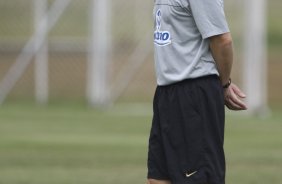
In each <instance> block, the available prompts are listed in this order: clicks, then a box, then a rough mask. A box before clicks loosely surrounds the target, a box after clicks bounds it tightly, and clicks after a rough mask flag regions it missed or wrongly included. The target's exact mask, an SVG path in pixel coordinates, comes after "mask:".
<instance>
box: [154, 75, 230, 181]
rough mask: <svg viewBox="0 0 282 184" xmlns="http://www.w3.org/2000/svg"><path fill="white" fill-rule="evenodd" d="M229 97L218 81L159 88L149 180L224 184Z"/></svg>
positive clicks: (211, 79) (215, 78)
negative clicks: (226, 108) (225, 129)
mask: <svg viewBox="0 0 282 184" xmlns="http://www.w3.org/2000/svg"><path fill="white" fill-rule="evenodd" d="M223 141H224V95H223V88H222V86H221V83H220V80H219V78H218V76H216V75H212V76H206V77H201V78H197V79H188V80H185V81H181V82H178V83H175V84H172V85H168V86H158V87H157V89H156V93H155V97H154V116H153V123H152V129H151V134H150V140H149V153H148V178H149V179H157V180H170V181H171V182H172V184H224V183H225V158H224V150H223Z"/></svg>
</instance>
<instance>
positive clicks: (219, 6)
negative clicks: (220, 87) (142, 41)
mask: <svg viewBox="0 0 282 184" xmlns="http://www.w3.org/2000/svg"><path fill="white" fill-rule="evenodd" d="M154 17H155V32H154V45H155V68H156V74H157V83H158V85H168V84H172V83H175V82H178V81H182V80H184V79H190V78H197V77H201V76H206V75H211V74H216V75H218V71H217V68H216V64H215V61H214V59H213V57H212V54H211V51H210V49H209V40H208V39H207V38H209V37H211V36H215V35H220V34H223V33H227V32H229V28H228V25H227V22H226V18H225V14H224V8H223V0H155V6H154Z"/></svg>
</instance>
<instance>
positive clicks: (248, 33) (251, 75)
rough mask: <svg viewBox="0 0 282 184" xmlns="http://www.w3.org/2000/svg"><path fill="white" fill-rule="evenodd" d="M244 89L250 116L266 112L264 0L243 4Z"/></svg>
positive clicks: (249, 0) (265, 3)
mask: <svg viewBox="0 0 282 184" xmlns="http://www.w3.org/2000/svg"><path fill="white" fill-rule="evenodd" d="M245 3H246V6H245V28H244V30H245V38H244V40H245V43H244V67H243V69H244V89H245V91H246V94H247V99H246V101H247V104H248V107H249V111H250V113H252V114H257V115H261V114H265V113H266V112H267V109H268V107H267V51H266V50H267V49H266V45H267V44H266V17H267V15H266V9H267V8H266V6H267V2H266V0H248V1H246V2H245Z"/></svg>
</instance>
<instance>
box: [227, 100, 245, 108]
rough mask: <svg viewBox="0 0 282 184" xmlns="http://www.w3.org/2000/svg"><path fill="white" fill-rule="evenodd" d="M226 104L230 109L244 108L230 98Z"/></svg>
mask: <svg viewBox="0 0 282 184" xmlns="http://www.w3.org/2000/svg"><path fill="white" fill-rule="evenodd" d="M225 105H226V106H227V107H228V109H230V110H242V108H241V107H240V106H239V105H237V104H235V103H234V102H232V101H231V100H230V99H229V100H226V101H225Z"/></svg>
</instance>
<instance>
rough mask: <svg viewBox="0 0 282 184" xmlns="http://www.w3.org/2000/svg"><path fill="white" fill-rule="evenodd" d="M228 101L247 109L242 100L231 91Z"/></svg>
mask: <svg viewBox="0 0 282 184" xmlns="http://www.w3.org/2000/svg"><path fill="white" fill-rule="evenodd" d="M229 101H230V102H232V104H236V106H239V107H240V108H242V109H247V106H246V104H245V103H244V102H243V101H242V100H240V99H239V98H238V97H237V95H236V94H235V93H234V92H233V91H231V93H230V97H229Z"/></svg>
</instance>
